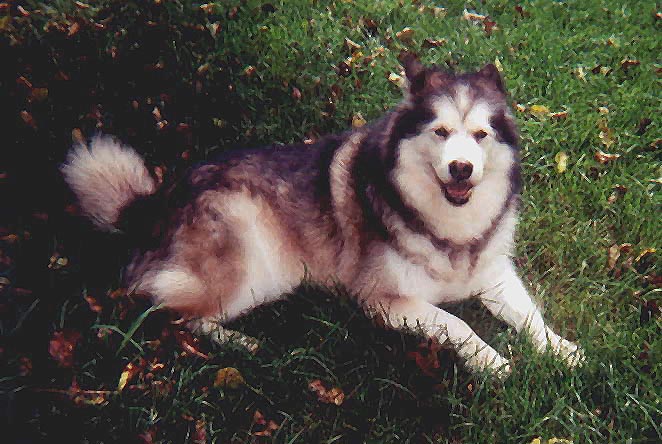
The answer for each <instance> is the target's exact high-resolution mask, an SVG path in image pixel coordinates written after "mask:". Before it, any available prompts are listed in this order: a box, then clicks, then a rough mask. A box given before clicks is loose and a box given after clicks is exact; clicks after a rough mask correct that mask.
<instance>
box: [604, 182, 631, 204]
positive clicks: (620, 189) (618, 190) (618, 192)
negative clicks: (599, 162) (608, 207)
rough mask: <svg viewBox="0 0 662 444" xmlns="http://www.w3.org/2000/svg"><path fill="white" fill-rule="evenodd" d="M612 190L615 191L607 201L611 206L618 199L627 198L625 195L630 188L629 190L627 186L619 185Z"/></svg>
mask: <svg viewBox="0 0 662 444" xmlns="http://www.w3.org/2000/svg"><path fill="white" fill-rule="evenodd" d="M612 189H613V190H614V191H613V192H612V193H611V195H610V196H609V198H608V199H607V202H608V203H610V204H613V203H614V202H616V201H617V200H618V199H620V198H621V197H623V196H625V193H626V192H627V190H628V188H627V187H626V186H624V185H619V184H616V185H614V186H613V187H612Z"/></svg>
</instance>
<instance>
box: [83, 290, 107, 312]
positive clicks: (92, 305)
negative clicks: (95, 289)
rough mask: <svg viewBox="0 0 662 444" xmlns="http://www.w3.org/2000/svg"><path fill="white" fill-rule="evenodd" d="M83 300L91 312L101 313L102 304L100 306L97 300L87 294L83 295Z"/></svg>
mask: <svg viewBox="0 0 662 444" xmlns="http://www.w3.org/2000/svg"><path fill="white" fill-rule="evenodd" d="M85 300H86V301H87V304H88V306H89V307H90V310H92V311H93V312H95V313H101V312H102V311H103V306H101V304H99V302H98V301H97V300H96V299H95V298H93V297H92V296H90V295H89V294H88V295H85Z"/></svg>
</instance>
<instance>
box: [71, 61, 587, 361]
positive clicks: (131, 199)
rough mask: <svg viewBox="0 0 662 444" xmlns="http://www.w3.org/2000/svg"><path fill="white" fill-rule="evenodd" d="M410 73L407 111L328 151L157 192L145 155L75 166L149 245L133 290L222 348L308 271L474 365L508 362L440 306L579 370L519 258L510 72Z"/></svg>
mask: <svg viewBox="0 0 662 444" xmlns="http://www.w3.org/2000/svg"><path fill="white" fill-rule="evenodd" d="M404 64H405V69H406V74H407V79H408V83H409V85H408V89H407V91H406V94H405V97H404V100H403V101H402V102H401V103H400V104H399V105H398V106H396V107H395V108H394V109H393V110H392V111H390V112H389V113H387V114H386V115H385V116H383V117H382V118H381V119H379V120H377V121H376V122H374V123H372V124H371V125H367V126H365V127H363V128H359V129H355V130H352V131H349V132H346V133H344V134H341V135H336V136H329V137H326V138H323V139H321V140H320V141H318V142H316V143H314V144H296V145H288V146H277V145H274V146H271V147H265V148H263V149H259V150H253V151H232V152H228V153H226V154H224V155H223V156H221V157H219V158H217V159H213V160H210V161H208V162H206V163H204V164H201V165H198V166H196V167H194V168H192V169H191V170H190V171H189V172H188V173H187V175H186V176H185V177H184V178H183V179H181V180H179V181H176V182H175V183H171V184H167V183H166V184H165V185H162V186H160V187H158V186H157V183H156V181H155V180H154V179H153V178H152V177H151V176H150V175H149V173H148V170H147V169H146V167H145V165H144V162H143V161H142V159H140V158H139V157H138V155H137V154H136V153H135V152H134V151H133V150H132V149H131V148H127V147H124V146H122V145H121V144H119V143H117V142H115V141H113V140H111V139H109V138H97V139H95V140H93V141H92V143H91V144H90V146H89V147H88V146H78V147H75V148H74V149H73V150H72V151H71V152H70V154H69V157H68V159H67V162H66V163H65V164H64V165H63V167H62V171H63V174H64V176H65V178H66V180H67V182H68V183H69V184H70V186H71V188H72V189H73V190H74V192H75V193H76V195H77V196H78V198H79V201H80V204H81V207H82V209H83V211H84V212H85V213H86V214H87V215H88V216H89V217H90V218H91V219H92V220H93V221H94V222H95V223H96V224H97V225H98V226H99V227H101V228H105V229H108V228H119V229H121V230H123V231H125V232H126V233H128V235H130V236H132V237H133V239H134V240H135V243H136V245H137V246H138V252H137V253H136V255H135V257H134V259H133V261H132V263H131V264H130V265H129V266H128V268H127V273H126V276H127V285H128V286H129V288H131V289H132V290H133V291H137V292H143V293H147V294H149V295H150V296H151V297H152V298H153V300H154V302H155V303H160V304H164V305H166V306H168V307H170V308H173V309H175V310H178V311H180V312H181V313H182V314H183V315H185V316H187V317H188V318H189V319H190V320H191V325H192V327H194V328H196V329H198V330H200V331H202V332H206V333H209V334H212V335H213V336H214V337H215V338H216V339H218V340H225V339H227V338H228V336H229V334H228V332H227V331H226V330H224V329H223V327H222V324H223V322H225V321H226V320H229V319H233V318H236V317H237V316H240V315H241V314H243V313H246V312H247V311H249V310H250V309H251V308H253V307H255V306H257V305H260V304H263V303H265V302H269V301H273V300H275V299H277V298H279V297H280V295H281V294H283V293H286V292H288V291H290V290H291V289H293V288H294V287H295V286H296V285H297V284H298V283H299V282H300V281H301V279H302V277H303V276H304V273H305V272H306V271H307V272H308V273H309V274H310V275H311V276H312V277H313V278H314V279H315V280H317V281H319V282H329V281H330V280H335V281H339V282H341V283H342V284H344V285H345V286H346V287H347V288H348V289H349V290H350V291H351V292H352V293H353V294H355V295H356V297H357V298H359V299H360V301H361V302H362V303H363V305H364V306H365V307H366V308H367V309H368V310H369V311H371V312H373V313H379V314H381V315H383V316H384V318H385V319H386V321H387V324H388V325H390V326H391V327H394V328H406V327H415V328H420V329H421V331H422V333H423V334H425V335H427V336H430V337H433V336H434V337H437V338H438V339H439V340H441V341H442V342H443V341H449V342H450V343H451V344H452V345H453V346H454V347H455V348H456V350H457V351H458V353H459V354H460V356H462V357H463V358H464V359H465V360H466V362H467V364H468V366H469V367H470V368H472V369H476V370H478V369H489V370H493V371H496V372H499V373H501V374H506V373H507V372H508V370H509V367H508V363H507V361H506V359H505V358H503V357H502V356H500V355H499V354H498V353H497V352H496V351H495V350H494V349H493V348H492V347H490V346H489V345H487V344H486V343H485V342H483V341H482V340H481V339H480V338H479V337H478V336H477V335H476V334H475V333H474V332H473V331H472V330H471V329H470V328H469V326H468V325H467V324H466V323H464V322H463V321H462V320H460V319H458V318H457V317H455V316H453V315H451V314H449V313H448V312H446V311H444V310H442V309H441V308H438V307H437V305H439V304H441V303H446V302H452V301H459V300H462V299H466V298H469V297H479V298H480V299H481V301H482V302H483V303H484V304H485V306H486V307H487V308H488V309H489V310H490V311H491V312H492V313H494V315H496V316H498V317H500V318H501V319H503V320H504V321H506V322H508V323H509V324H511V325H513V326H514V327H515V328H516V329H517V330H518V331H525V332H527V333H528V334H529V335H530V336H531V338H532V340H533V341H534V343H535V344H536V345H537V346H538V348H539V349H540V350H544V349H545V348H547V347H548V346H549V347H551V349H552V350H554V351H555V352H557V353H560V354H561V355H562V356H564V357H565V358H567V359H568V361H569V362H570V363H571V364H572V363H576V362H577V361H578V359H577V358H578V356H579V354H578V353H577V347H576V346H575V345H574V344H572V343H570V342H568V341H566V340H564V339H563V338H561V337H559V336H558V335H556V334H555V333H554V332H552V331H551V330H550V329H549V328H548V327H546V325H545V323H544V321H543V318H542V315H541V312H540V310H539V309H538V308H537V307H536V306H535V304H534V303H533V302H532V300H531V298H530V297H529V295H528V293H527V291H526V290H525V288H524V286H523V285H522V282H521V280H520V279H519V277H518V276H517V274H516V272H515V268H514V266H513V263H512V261H511V255H512V253H513V236H514V232H515V227H516V221H517V206H518V201H519V199H518V197H519V193H520V188H521V187H520V167H519V159H518V146H517V145H518V144H517V132H516V128H515V123H514V120H513V117H512V115H511V112H510V110H509V106H508V102H507V96H506V92H505V89H504V85H503V82H502V80H501V78H500V76H499V73H498V72H497V70H496V68H495V67H494V66H492V65H487V66H485V67H484V68H482V69H481V70H480V71H478V72H475V73H468V74H461V75H453V74H449V73H446V72H444V71H442V70H441V69H439V68H437V67H427V68H426V67H424V66H422V65H421V64H420V62H418V60H417V59H415V58H413V57H406V58H405V60H404ZM236 337H237V339H238V340H239V341H243V342H244V343H245V344H246V345H247V346H253V345H254V344H253V343H252V342H251V341H250V339H249V338H247V337H244V336H242V335H237V336H236Z"/></svg>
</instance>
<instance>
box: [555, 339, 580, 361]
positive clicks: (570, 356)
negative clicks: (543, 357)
mask: <svg viewBox="0 0 662 444" xmlns="http://www.w3.org/2000/svg"><path fill="white" fill-rule="evenodd" d="M551 347H552V351H553V352H554V354H555V355H557V356H559V357H560V358H561V359H563V361H564V362H565V363H566V365H567V366H568V367H570V368H574V367H580V366H581V365H582V363H583V362H584V361H585V360H586V357H585V355H584V351H583V350H582V349H581V348H580V347H579V346H578V345H577V344H575V343H574V342H570V341H568V340H567V339H563V338H560V337H559V338H558V340H556V341H553V342H552V344H551Z"/></svg>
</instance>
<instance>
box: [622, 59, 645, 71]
mask: <svg viewBox="0 0 662 444" xmlns="http://www.w3.org/2000/svg"><path fill="white" fill-rule="evenodd" d="M640 64H641V62H640V61H639V60H635V59H623V60H621V68H622V69H623V70H624V71H627V70H628V68H630V67H631V66H639V65H640Z"/></svg>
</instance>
